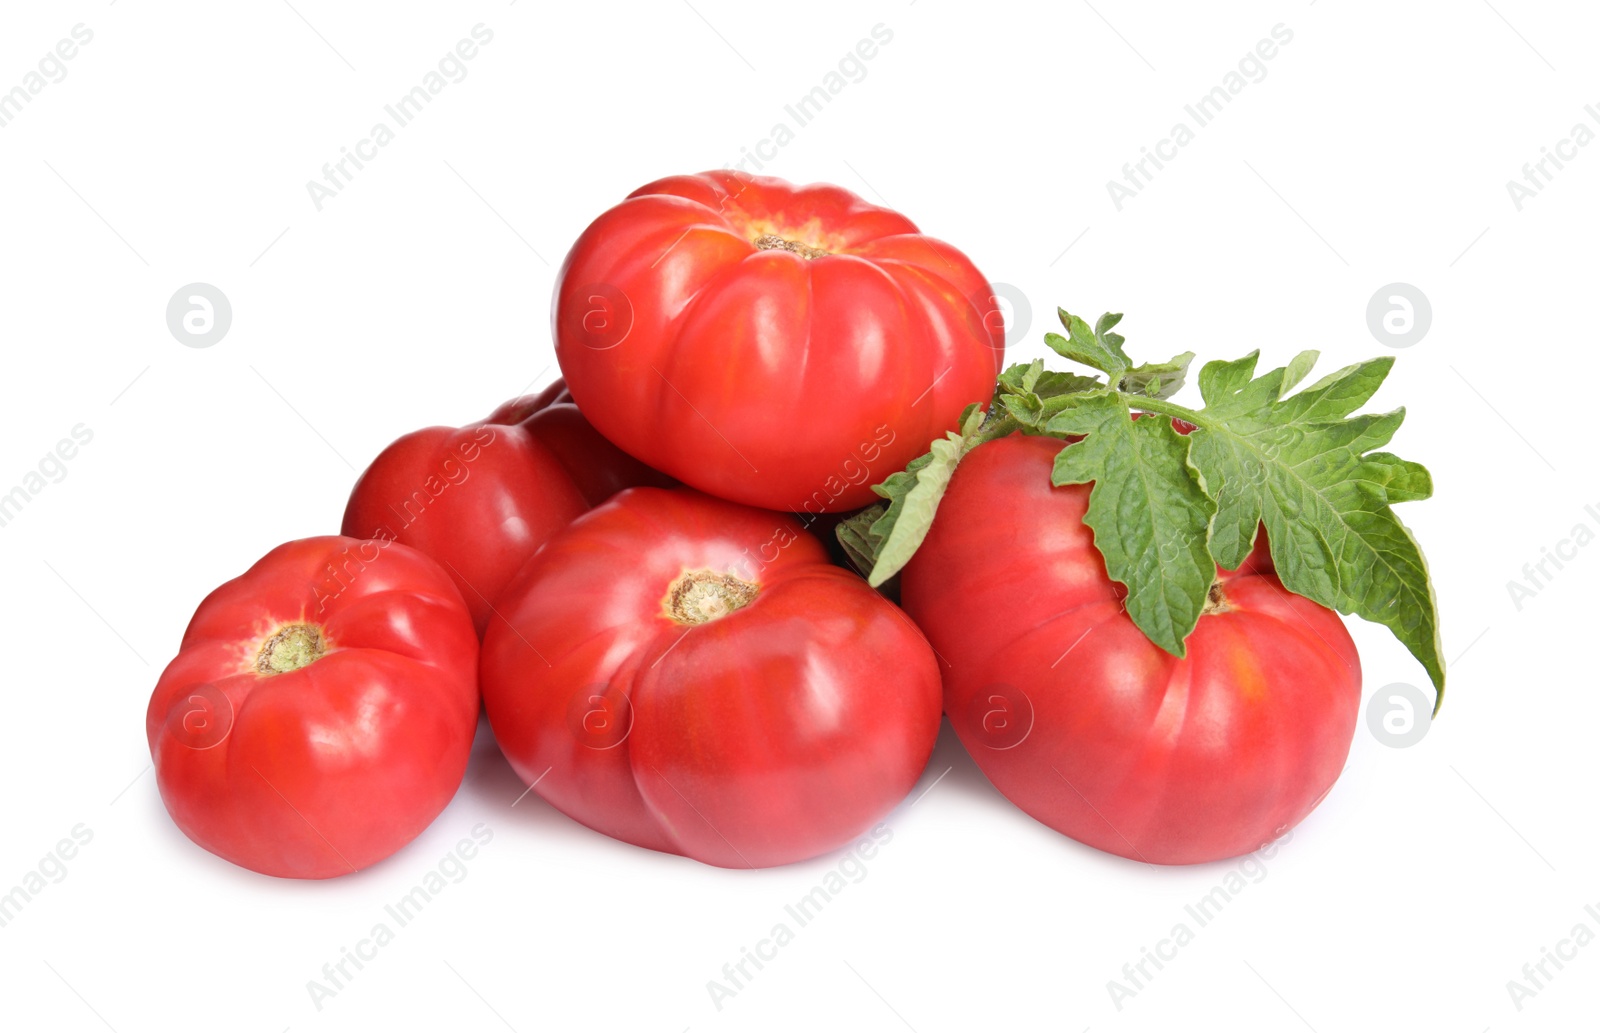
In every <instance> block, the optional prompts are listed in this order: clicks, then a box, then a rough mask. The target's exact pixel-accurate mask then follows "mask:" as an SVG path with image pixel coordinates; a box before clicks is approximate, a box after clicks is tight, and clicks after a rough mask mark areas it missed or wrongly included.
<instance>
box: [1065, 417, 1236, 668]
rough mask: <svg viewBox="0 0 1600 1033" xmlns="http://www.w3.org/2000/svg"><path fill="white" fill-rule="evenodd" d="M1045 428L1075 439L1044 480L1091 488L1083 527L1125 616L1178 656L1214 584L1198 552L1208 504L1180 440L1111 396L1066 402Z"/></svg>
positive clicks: (1207, 559)
mask: <svg viewBox="0 0 1600 1033" xmlns="http://www.w3.org/2000/svg"><path fill="white" fill-rule="evenodd" d="M1049 430H1050V431H1051V432H1053V433H1058V434H1068V435H1081V436H1082V440H1081V441H1078V442H1076V443H1075V444H1071V445H1068V446H1067V447H1066V448H1063V449H1062V450H1061V452H1060V454H1059V455H1057V456H1056V462H1055V469H1054V472H1053V474H1052V476H1051V481H1052V483H1054V484H1085V483H1089V482H1091V481H1092V482H1093V484H1094V486H1093V487H1092V488H1091V489H1090V491H1089V509H1088V512H1087V514H1086V515H1085V516H1084V523H1086V524H1088V525H1089V527H1090V528H1091V529H1092V530H1093V531H1094V543H1095V547H1096V548H1098V549H1099V550H1100V555H1101V556H1103V557H1104V558H1105V563H1106V572H1107V573H1108V574H1109V575H1110V576H1111V578H1112V579H1113V580H1115V581H1118V582H1120V583H1121V584H1122V585H1123V586H1125V587H1126V588H1127V590H1128V597H1127V600H1126V603H1125V605H1126V606H1127V609H1128V615H1129V616H1130V617H1132V618H1133V621H1134V623H1135V624H1137V625H1138V626H1139V628H1140V629H1141V630H1142V631H1143V632H1144V633H1145V634H1146V635H1147V636H1148V637H1149V638H1150V640H1151V641H1152V642H1154V643H1156V645H1158V646H1160V647H1161V648H1163V649H1165V650H1166V651H1167V652H1169V653H1172V654H1173V655H1174V656H1183V655H1184V639H1185V638H1186V637H1188V634H1189V632H1191V631H1193V630H1194V626H1195V623H1196V622H1198V621H1199V619H1200V612H1201V609H1202V608H1203V607H1204V606H1205V604H1206V596H1207V593H1208V592H1209V590H1210V588H1211V583H1212V581H1213V580H1214V579H1215V578H1216V567H1215V565H1214V564H1213V563H1212V562H1211V556H1210V553H1209V552H1208V551H1207V549H1206V528H1207V527H1208V525H1209V524H1210V521H1211V516H1212V514H1213V513H1214V512H1215V511H1216V507H1215V505H1214V504H1213V503H1212V501H1211V499H1210V498H1208V497H1207V496H1206V493H1205V491H1204V490H1203V489H1202V487H1201V485H1200V482H1199V481H1198V480H1197V478H1196V477H1195V472H1194V470H1192V469H1191V468H1190V466H1189V462H1188V452H1189V439H1188V438H1186V437H1184V436H1183V435H1181V434H1179V433H1178V432H1177V431H1176V430H1174V429H1173V427H1172V424H1171V421H1169V420H1166V419H1160V418H1156V419H1138V420H1135V419H1133V417H1132V414H1131V413H1130V412H1129V410H1128V401H1127V399H1126V397H1125V396H1123V395H1122V394H1121V393H1118V392H1111V391H1101V392H1096V393H1092V394H1083V395H1077V396H1073V401H1072V403H1071V404H1069V405H1067V406H1066V407H1065V408H1063V409H1062V410H1061V411H1060V412H1059V413H1057V414H1056V416H1054V417H1053V418H1052V419H1051V420H1050V422H1049Z"/></svg>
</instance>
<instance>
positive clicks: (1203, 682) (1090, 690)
mask: <svg viewBox="0 0 1600 1033" xmlns="http://www.w3.org/2000/svg"><path fill="white" fill-rule="evenodd" d="M1062 447H1063V444H1062V442H1061V441H1059V440H1057V439H1054V438H1045V437H1021V436H1013V437H1009V438H1002V439H1000V440H997V441H992V442H989V443H987V444H983V445H980V446H978V447H977V448H976V449H974V450H973V451H972V452H971V453H970V454H968V455H967V457H966V458H965V459H964V460H963V461H962V463H961V465H960V466H959V467H957V468H956V472H955V475H954V477H953V478H952V480H951V483H950V487H949V490H948V492H947V493H946V494H945V496H944V499H943V501H942V502H941V503H940V506H939V510H938V514H937V516H936V517H935V519H934V522H933V526H932V528H931V529H930V531H929V533H928V536H927V538H926V540H925V541H924V542H923V544H922V547H921V548H920V549H919V550H918V551H917V553H916V555H915V557H913V559H912V560H911V562H910V563H909V564H908V565H907V566H906V568H905V570H904V572H903V576H902V581H901V591H902V601H903V605H904V606H905V608H906V611H907V612H908V613H909V614H911V616H912V617H913V618H914V619H915V620H916V621H917V623H918V625H919V626H920V627H921V628H922V629H923V630H924V631H925V632H926V633H927V635H928V639H929V641H930V642H932V643H933V646H934V648H935V649H937V650H938V651H939V654H940V655H941V656H943V657H944V658H945V659H947V660H948V661H949V663H950V666H949V667H948V668H946V669H945V670H944V684H945V710H946V712H947V714H948V715H949V718H950V722H951V724H952V725H953V726H954V727H955V730H956V732H957V734H958V735H959V736H960V737H961V741H962V742H963V743H964V744H965V745H966V747H967V749H968V750H969V751H970V752H971V754H972V757H973V759H974V760H975V761H976V762H977V764H978V766H979V767H980V768H982V769H983V771H984V773H985V774H987V775H988V776H989V779H990V780H991V781H992V782H993V783H994V784H995V787H996V788H997V789H999V790H1000V792H1001V793H1003V794H1004V795H1005V796H1006V797H1007V798H1008V799H1010V800H1011V801H1012V802H1013V803H1015V804H1016V805H1017V806H1019V807H1021V808H1022V809H1023V810H1024V811H1026V812H1028V813H1029V814H1031V815H1033V816H1034V817H1035V818H1037V819H1038V820H1039V821H1041V822H1043V823H1045V824H1046V825H1049V826H1050V827H1051V828H1054V829H1056V830H1058V831H1060V832H1063V833H1065V834H1066V835H1068V836H1071V837H1073V838H1074V839H1077V840H1081V841H1082V842H1084V843H1088V844H1089V845H1091V846H1094V847H1098V848H1100V849H1101V850H1107V851H1110V852H1111V853H1114V854H1120V855H1122V856H1124V857H1131V858H1136V859H1139V860H1143V861H1149V862H1151V863H1155V864H1189V863H1194V862H1200V861H1212V860H1218V859H1221V858H1226V857H1233V856H1236V855H1239V854H1243V853H1248V852H1249V851H1252V850H1255V849H1257V848H1258V847H1260V846H1262V845H1264V844H1266V843H1268V842H1270V841H1272V840H1274V839H1276V838H1277V837H1278V836H1280V835H1282V834H1283V833H1284V832H1285V831H1287V830H1288V829H1289V828H1291V827H1292V826H1294V825H1295V824H1297V823H1298V822H1299V821H1300V820H1301V819H1302V818H1304V817H1305V816H1306V815H1307V814H1308V813H1309V812H1310V811H1311V809H1312V808H1314V807H1315V806H1316V805H1317V804H1318V803H1319V802H1320V801H1321V800H1322V798H1323V797H1324V796H1325V795H1326V794H1327V792H1328V790H1329V789H1330V788H1331V787H1332V785H1333V783H1334V780H1335V779H1336V778H1338V776H1339V773H1340V771H1341V770H1342V769H1343V767H1344V761H1345V757H1346V755H1347V754H1348V752H1349V749H1350V741H1351V737H1352V735H1353V734H1354V730H1355V725H1356V719H1357V716H1358V712H1359V710H1360V702H1361V668H1360V661H1359V660H1358V658H1357V656H1356V650H1355V645H1354V643H1353V642H1351V640H1350V636H1349V634H1348V633H1347V632H1346V631H1345V627H1344V624H1343V623H1342V622H1341V621H1340V619H1339V616H1338V614H1336V613H1334V612H1333V611H1332V610H1328V609H1325V608H1323V607H1321V606H1318V605H1317V604H1315V603H1313V602H1311V601H1310V600H1307V599H1304V598H1302V597H1300V596H1297V595H1292V594H1290V593H1289V592H1287V591H1285V590H1284V588H1283V586H1282V585H1281V584H1280V583H1279V582H1278V579H1277V578H1276V577H1275V576H1274V575H1273V573H1272V567H1271V561H1270V558H1269V557H1268V554H1267V550H1266V549H1265V536H1264V533H1263V535H1262V537H1261V538H1259V539H1258V540H1257V548H1256V550H1255V552H1254V553H1253V554H1252V555H1251V556H1250V558H1249V559H1248V560H1247V561H1246V562H1245V564H1244V565H1243V566H1242V567H1241V568H1240V569H1239V570H1238V571H1235V572H1222V573H1221V574H1220V575H1219V580H1218V581H1217V583H1216V587H1215V589H1214V590H1213V592H1212V596H1211V604H1210V606H1208V608H1207V612H1206V614H1205V615H1204V616H1202V617H1201V618H1200V622H1199V625H1198V626H1197V627H1196V628H1195V630H1194V631H1193V633H1192V634H1191V635H1190V636H1189V638H1188V640H1187V641H1186V643H1185V646H1186V653H1187V655H1186V656H1185V657H1184V658H1183V659H1179V658H1177V657H1174V656H1172V655H1171V654H1170V653H1167V652H1165V651H1164V650H1162V649H1160V648H1159V647H1157V646H1155V645H1154V644H1152V643H1151V642H1150V641H1149V639H1147V638H1146V637H1145V636H1144V634H1143V633H1141V632H1140V631H1139V629H1138V628H1137V627H1136V626H1135V625H1134V623H1133V621H1132V619H1131V618H1129V616H1128V615H1127V613H1126V611H1125V610H1123V608H1122V598H1123V596H1124V594H1125V593H1124V591H1123V589H1122V587H1121V586H1120V585H1118V584H1117V583H1116V582H1113V581H1112V580H1110V578H1108V577H1107V576H1106V570H1105V563H1104V561H1103V560H1102V559H1101V557H1100V554H1099V553H1098V552H1097V551H1096V550H1095V548H1094V539H1093V533H1092V532H1091V530H1090V529H1089V528H1088V527H1087V526H1086V525H1085V524H1084V523H1083V522H1082V520H1083V516H1084V513H1085V511H1086V509H1087V506H1088V497H1089V489H1088V487H1087V486H1085V485H1073V486H1067V487H1059V488H1057V487H1052V486H1051V484H1050V471H1051V465H1052V463H1053V461H1054V459H1055V455H1056V453H1057V452H1059V451H1060V450H1061V448H1062ZM1066 447H1071V446H1066Z"/></svg>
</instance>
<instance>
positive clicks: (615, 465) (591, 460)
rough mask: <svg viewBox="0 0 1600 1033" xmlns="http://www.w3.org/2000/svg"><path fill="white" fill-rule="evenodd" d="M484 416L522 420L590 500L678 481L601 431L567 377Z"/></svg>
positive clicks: (494, 421)
mask: <svg viewBox="0 0 1600 1033" xmlns="http://www.w3.org/2000/svg"><path fill="white" fill-rule="evenodd" d="M483 422H484V423H485V424H488V425H490V426H494V425H501V426H507V427H509V426H513V425H520V426H522V427H523V428H525V429H526V430H528V431H529V432H530V433H531V434H532V435H533V436H534V438H535V439H537V440H538V442H539V443H540V444H541V445H543V446H544V447H545V448H548V449H549V450H550V451H551V452H552V453H553V454H554V455H555V457H556V459H557V460H559V461H560V463H561V466H562V468H563V469H565V470H566V471H567V476H568V477H571V478H572V483H573V484H575V485H577V486H578V490H579V491H580V492H582V493H583V498H584V501H585V502H587V503H588V504H589V505H591V506H598V505H599V504H600V503H602V502H604V501H605V500H606V499H609V498H610V497H611V496H613V495H615V494H616V493H617V492H619V491H621V490H622V489H623V488H633V487H637V486H639V485H651V486H654V487H657V488H668V487H671V486H672V485H674V484H675V483H677V482H675V481H674V480H673V479H672V478H671V477H668V476H667V475H666V474H663V473H660V472H658V471H656V470H652V469H650V467H648V466H646V465H644V464H643V463H641V462H639V460H637V459H635V458H633V456H630V455H629V454H628V453H626V452H624V451H623V450H622V449H620V448H618V447H617V446H616V445H613V444H612V443H611V442H609V441H607V440H606V439H605V438H603V437H601V435H600V432H599V431H597V430H595V429H594V426H593V424H591V423H590V422H589V420H588V418H587V417H585V416H584V415H583V413H582V412H580V411H579V410H578V405H577V403H576V402H574V401H573V400H572V392H571V391H568V390H567V382H566V381H565V380H560V379H558V380H556V382H555V383H553V384H551V385H550V386H549V387H547V388H545V389H544V390H543V391H540V392H539V393H538V394H536V395H523V396H522V397H521V398H514V399H512V400H511V401H509V402H507V403H505V404H504V405H502V406H500V408H498V409H496V410H495V411H494V412H492V413H490V414H489V418H488V419H486V420H484V421H483Z"/></svg>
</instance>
